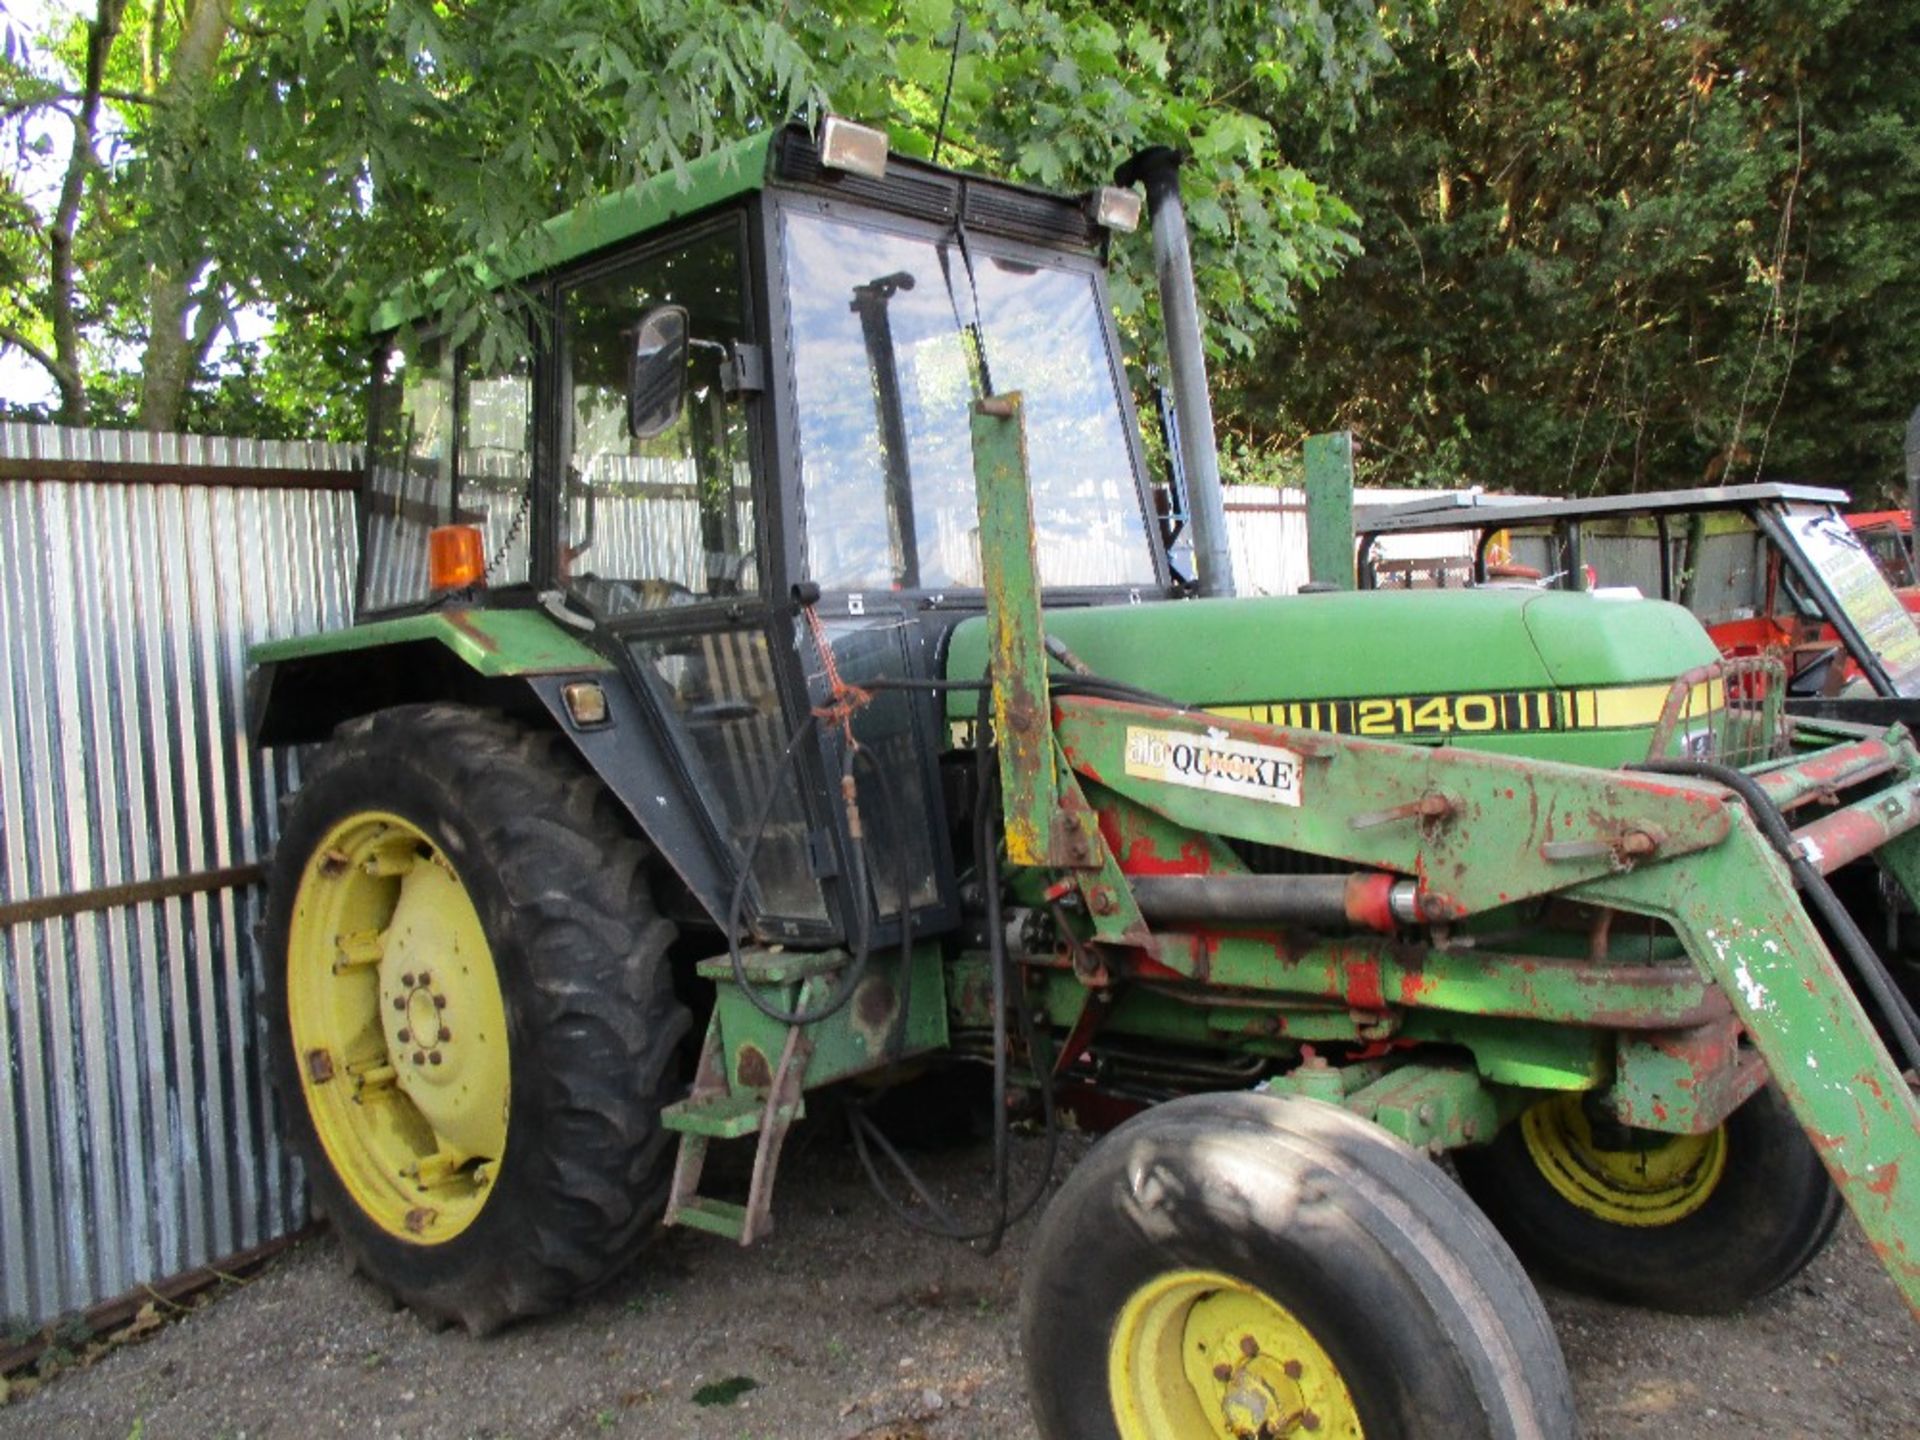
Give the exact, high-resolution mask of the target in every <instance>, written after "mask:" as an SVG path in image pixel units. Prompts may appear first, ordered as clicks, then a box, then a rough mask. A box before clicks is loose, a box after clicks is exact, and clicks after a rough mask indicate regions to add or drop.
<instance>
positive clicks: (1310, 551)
mask: <svg viewBox="0 0 1920 1440" xmlns="http://www.w3.org/2000/svg"><path fill="white" fill-rule="evenodd" d="M1301 448H1302V454H1303V458H1304V459H1305V462H1306V485H1305V489H1306V498H1307V578H1308V579H1310V580H1312V581H1313V582H1314V583H1315V584H1316V585H1331V586H1333V587H1334V588H1335V589H1336V590H1351V589H1353V432H1352V431H1350V430H1338V431H1335V432H1334V433H1333V434H1331V435H1309V436H1308V437H1307V443H1306V444H1305V445H1304V446H1303V447H1301Z"/></svg>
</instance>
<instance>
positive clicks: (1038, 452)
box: [782, 209, 1156, 590]
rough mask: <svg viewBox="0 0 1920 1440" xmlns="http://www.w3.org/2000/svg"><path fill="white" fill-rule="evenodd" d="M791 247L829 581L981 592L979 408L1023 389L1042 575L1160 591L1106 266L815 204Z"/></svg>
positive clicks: (790, 273) (815, 521)
mask: <svg viewBox="0 0 1920 1440" xmlns="http://www.w3.org/2000/svg"><path fill="white" fill-rule="evenodd" d="M782 244H783V248H784V251H785V259H786V274H787V284H788V287H789V291H788V293H789V297H790V300H789V303H790V307H791V315H792V343H793V367H794V375H795V393H796V399H797V402H798V404H797V409H798V420H799V438H800V472H801V484H802V491H803V496H804V506H805V526H806V555H807V568H808V573H809V574H810V575H811V577H812V578H813V579H814V580H816V581H817V582H818V583H820V584H821V585H822V586H824V587H826V588H828V589H832V590H869V589H871V590H888V589H908V590H942V589H946V588H949V587H951V588H959V589H967V588H977V587H978V586H980V584H981V583H982V576H981V562H980V537H979V517H978V513H977V509H976V502H975V495H974V480H973V449H972V442H971V438H970V428H969V426H970V421H969V415H970V412H971V408H972V401H973V400H974V399H975V398H976V397H978V396H980V395H983V394H986V393H1006V392H1009V391H1014V390H1018V391H1020V392H1022V394H1023V395H1024V397H1025V414H1026V440H1027V466H1028V475H1029V479H1030V483H1031V490H1032V496H1033V509H1034V517H1033V518H1034V540H1035V548H1036V551H1037V553H1038V556H1039V563H1040V578H1041V583H1042V584H1045V585H1049V586H1130V587H1139V586H1150V585H1153V584H1154V583H1155V581H1156V574H1155V566H1154V552H1153V546H1152V541H1151V539H1150V533H1149V531H1148V528H1147V518H1146V515H1145V512H1144V510H1143V508H1142V505H1141V498H1140V493H1141V492H1140V487H1139V484H1138V481H1137V477H1136V474H1135V470H1134V460H1133V451H1132V448H1131V447H1130V446H1129V444H1128V442H1127V434H1126V421H1125V418H1124V417H1125V414H1126V412H1125V410H1124V408H1123V406H1122V402H1121V392H1120V384H1121V381H1120V376H1119V373H1118V370H1117V366H1116V365H1115V362H1114V359H1113V356H1112V353H1111V350H1110V348H1109V346H1108V344H1107V338H1106V327H1105V325H1104V324H1103V321H1102V316H1101V312H1100V294H1099V290H1098V288H1097V285H1096V283H1095V277H1094V274H1093V272H1092V271H1091V270H1090V269H1087V268H1070V267H1069V266H1067V265H1064V264H1062V265H1055V264H1052V263H1036V262H1035V261H1033V260H1031V259H1028V258H1015V257H1014V256H1011V255H1005V254H999V253H995V252H994V251H993V250H992V249H991V248H990V247H989V246H987V245H985V244H983V243H982V241H981V240H979V239H978V238H975V237H968V239H967V240H966V242H965V243H964V244H963V243H962V242H961V240H960V238H959V237H958V236H957V235H952V236H949V237H947V238H945V239H933V238H930V237H927V236H924V235H908V234H902V233H896V232H891V231H884V230H878V229H873V228H868V227H863V226H857V225H853V224H849V223H847V222H845V221H843V220H839V219H834V218H830V217H827V216H824V215H820V214H815V213H812V212H810V211H805V210H800V209H794V210H791V211H789V212H788V213H787V214H786V215H785V216H784V219H783V223H782Z"/></svg>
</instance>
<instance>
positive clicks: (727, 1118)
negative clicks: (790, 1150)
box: [660, 1090, 807, 1140]
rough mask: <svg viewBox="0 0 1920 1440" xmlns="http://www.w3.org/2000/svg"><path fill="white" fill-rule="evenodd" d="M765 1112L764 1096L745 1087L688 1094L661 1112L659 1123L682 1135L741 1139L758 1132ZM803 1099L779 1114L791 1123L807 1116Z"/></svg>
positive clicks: (765, 1100)
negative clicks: (734, 1091) (728, 1091)
mask: <svg viewBox="0 0 1920 1440" xmlns="http://www.w3.org/2000/svg"><path fill="white" fill-rule="evenodd" d="M766 1113H767V1097H766V1096H765V1095H764V1094H755V1093H754V1092H752V1091H750V1090H749V1091H744V1092H741V1093H738V1094H730V1095H728V1094H723V1095H702V1096H698V1097H691V1096H690V1097H689V1098H687V1099H685V1100H682V1101H680V1102H679V1103H677V1104H674V1105H669V1106H667V1108H666V1109H665V1110H663V1111H661V1112H660V1123H661V1124H662V1125H664V1126H665V1127H666V1128H667V1129H669V1130H672V1131H675V1132H677V1133H679V1134H681V1135H702V1136H705V1137H707V1138H708V1139H712V1140H741V1139H744V1138H745V1137H747V1136H748V1135H753V1134H757V1133H758V1132H759V1130H760V1125H761V1122H762V1120H763V1119H764V1118H765V1116H766ZM806 1113H807V1107H806V1102H805V1101H804V1100H803V1101H801V1102H799V1103H798V1104H796V1105H794V1106H792V1107H791V1108H789V1107H786V1106H782V1107H781V1111H780V1115H779V1118H780V1119H782V1120H784V1121H786V1122H787V1123H789V1124H790V1123H792V1122H793V1121H795V1120H801V1119H804V1118H805V1117H806Z"/></svg>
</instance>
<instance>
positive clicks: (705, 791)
mask: <svg viewBox="0 0 1920 1440" xmlns="http://www.w3.org/2000/svg"><path fill="white" fill-rule="evenodd" d="M747 237H748V230H747V226H746V223H745V218H744V215H743V214H742V213H738V212H736V213H730V214H727V215H724V216H722V217H720V218H719V219H717V220H712V221H708V222H704V223H701V224H699V225H697V226H696V227H694V228H692V229H690V230H684V231H681V232H679V233H677V234H675V235H673V236H671V237H668V238H662V239H661V240H659V241H656V242H654V243H651V244H649V245H648V246H646V247H645V248H643V249H638V250H633V251H628V252H625V253H623V254H622V255H621V256H619V257H618V258H616V259H612V260H609V261H607V262H605V263H602V264H599V265H596V266H595V267H593V268H592V269H590V270H587V271H584V272H582V273H580V274H578V275H577V276H575V277H572V278H570V279H569V280H567V281H566V282H564V283H563V284H562V285H561V286H560V287H559V290H558V293H557V296H556V300H557V304H556V310H555V329H556V334H555V340H554V359H555V364H554V373H555V385H556V390H557V393H556V396H555V401H556V413H557V417H558V423H557V425H556V436H555V438H556V445H555V449H556V460H557V463H558V464H559V465H560V466H562V467H563V472H562V479H563V483H562V484H561V486H560V487H559V489H560V494H561V501H560V505H559V514H558V516H557V521H558V532H559V535H558V545H559V567H560V573H559V578H560V580H561V583H562V584H563V585H564V586H565V587H566V589H567V591H568V593H569V594H570V595H571V596H572V597H573V599H574V601H575V602H576V603H578V604H580V605H582V606H584V607H585V608H586V609H588V610H589V611H591V612H592V613H593V614H594V616H595V617H596V619H597V620H598V622H599V625H600V627H601V629H602V630H603V631H604V632H605V633H607V634H609V635H610V636H612V637H613V639H614V640H615V642H616V643H617V645H618V646H619V647H620V648H621V650H622V651H623V652H624V655H623V658H624V659H625V660H627V661H628V662H629V674H630V676H632V677H633V678H634V679H635V680H636V681H637V683H638V685H639V687H640V689H641V691H642V694H643V696H644V697H645V698H646V699H647V700H648V701H650V706H649V708H650V710H651V711H652V720H653V722H654V725H655V728H656V731H657V740H658V742H659V743H661V744H662V745H664V746H665V747H666V748H667V749H668V750H669V751H670V752H671V755H672V758H673V760H674V761H675V763H676V764H677V766H678V770H679V773H680V776H681V778H682V780H683V783H684V787H685V792H686V794H687V795H688V796H689V797H691V798H692V801H693V804H692V806H691V807H690V809H691V812H692V813H694V814H695V815H696V816H697V817H698V819H699V821H700V823H701V824H702V825H703V826H705V827H706V830H707V833H706V834H705V835H704V836H699V837H693V836H690V837H687V842H686V843H689V844H692V843H706V844H714V843H715V842H717V848H718V850H719V853H720V854H721V855H722V856H723V857H724V858H725V860H726V861H727V863H728V865H729V866H730V867H731V869H732V871H733V873H734V874H735V875H737V874H738V871H739V866H740V865H741V863H742V861H743V858H744V857H745V856H746V854H747V853H748V850H749V848H752V849H753V851H754V860H753V867H752V877H751V881H750V883H749V888H748V892H747V897H746V901H747V903H746V907H745V913H746V916H747V919H748V923H749V925H750V927H751V928H753V929H754V930H756V931H757V932H758V933H760V934H762V935H763V936H766V937H768V938H780V939H790V940H809V939H823V938H828V937H830V936H831V935H832V934H834V933H835V930H836V927H835V926H834V925H833V924H832V922H831V919H830V911H829V908H828V903H827V901H828V897H827V895H826V893H825V891H824V889H823V884H822V879H823V876H825V875H830V874H831V873H832V872H833V871H834V869H835V867H834V865H833V864H832V863H831V858H830V850H829V848H828V847H827V846H826V844H825V843H824V840H825V835H826V830H825V828H824V827H823V825H822V824H821V807H822V803H823V802H822V797H821V795H820V793H819V792H820V782H819V775H818V765H817V756H814V755H810V754H808V753H806V751H807V749H808V747H805V746H800V747H795V749H794V753H793V754H792V755H791V756H790V755H789V749H790V744H789V742H790V740H791V738H792V737H793V735H794V734H795V732H796V727H798V726H799V725H801V724H802V723H804V721H805V707H804V698H803V697H804V693H805V692H804V682H803V680H802V677H801V675H800V673H799V670H798V660H797V656H796V655H795V653H794V636H793V628H792V620H791V617H790V616H789V615H786V614H784V613H781V612H784V610H785V609H786V607H778V610H777V609H776V607H775V606H773V605H771V604H770V603H769V600H768V596H767V588H768V586H767V565H766V561H767V558H768V556H769V555H770V554H771V551H772V547H771V546H770V545H769V544H768V543H767V540H766V536H767V534H768V529H767V525H768V517H767V515H766V513H765V510H766V502H765V497H766V495H767V486H766V480H765V477H766V474H767V471H768V466H767V465H766V463H765V462H764V458H763V457H764V455H765V453H766V444H767V441H766V436H767V430H768V422H767V420H766V419H765V417H764V416H763V414H762V406H763V404H764V396H763V394H762V387H761V385H760V383H759V380H758V374H759V371H760V369H761V365H760V354H761V351H760V349H759V343H760V337H759V336H758V334H757V333H756V327H755V320H754V315H755V306H754V304H753V295H752V287H751V284H750V279H749V277H750V275H751V269H750V266H749V256H748V238H747ZM663 305H674V306H681V307H684V308H685V310H686V314H687V327H686V339H687V364H688V384H687V387H686V391H685V398H684V403H683V404H682V405H681V407H680V408H679V410H678V412H677V415H676V416H675V417H674V418H673V419H672V421H671V423H670V424H668V425H667V426H666V427H665V428H664V429H662V430H660V431H659V433H655V434H650V435H647V436H645V437H644V438H641V437H636V435H635V434H634V433H633V429H632V427H631V425H630V423H629V415H628V391H629V383H630V366H631V364H632V363H633V361H634V353H635V340H636V331H637V327H638V325H639V324H640V322H641V320H642V318H643V317H644V316H646V315H647V314H648V313H649V312H650V311H653V310H654V307H658V306H663ZM756 834H757V837H758V838H757V840H756V839H755V837H756ZM669 858H670V857H669ZM716 918H718V917H716Z"/></svg>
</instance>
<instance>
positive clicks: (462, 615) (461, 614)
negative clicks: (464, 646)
mask: <svg viewBox="0 0 1920 1440" xmlns="http://www.w3.org/2000/svg"><path fill="white" fill-rule="evenodd" d="M440 614H441V616H442V617H443V618H444V619H445V620H446V622H447V623H448V624H449V625H451V626H453V628H454V629H456V630H458V631H459V632H460V633H461V634H462V635H464V636H466V637H467V638H468V639H469V640H471V641H473V643H474V644H476V645H478V646H479V647H480V648H481V649H482V650H484V651H486V652H487V653H488V654H489V655H491V654H493V653H494V652H495V651H496V650H498V649H499V648H500V647H499V645H497V644H496V643H495V642H494V638H493V636H491V635H489V634H487V632H486V631H484V630H482V629H481V628H480V627H479V626H478V625H476V624H474V623H473V620H472V619H471V618H470V617H469V615H468V613H467V612H466V611H465V610H442V611H441V612H440Z"/></svg>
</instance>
